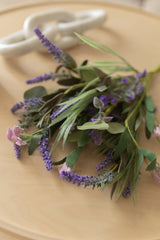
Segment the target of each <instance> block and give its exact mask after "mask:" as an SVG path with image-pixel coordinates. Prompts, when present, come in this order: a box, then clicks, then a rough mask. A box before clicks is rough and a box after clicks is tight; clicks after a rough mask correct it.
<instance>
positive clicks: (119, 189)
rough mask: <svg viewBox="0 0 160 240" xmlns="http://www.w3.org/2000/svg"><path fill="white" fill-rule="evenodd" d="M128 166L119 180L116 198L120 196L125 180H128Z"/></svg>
mask: <svg viewBox="0 0 160 240" xmlns="http://www.w3.org/2000/svg"><path fill="white" fill-rule="evenodd" d="M130 170H131V169H130V168H129V169H128V168H126V172H125V174H124V176H123V178H122V179H121V182H120V185H119V188H118V192H117V196H116V200H118V198H119V197H120V196H121V194H122V192H123V190H124V188H125V186H126V183H127V180H128V176H129V174H130Z"/></svg>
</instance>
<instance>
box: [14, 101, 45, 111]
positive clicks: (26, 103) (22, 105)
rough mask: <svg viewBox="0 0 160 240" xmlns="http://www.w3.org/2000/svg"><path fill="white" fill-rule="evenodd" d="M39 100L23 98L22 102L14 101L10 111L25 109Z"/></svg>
mask: <svg viewBox="0 0 160 240" xmlns="http://www.w3.org/2000/svg"><path fill="white" fill-rule="evenodd" d="M40 102H41V98H29V99H25V100H24V102H20V103H16V104H15V105H13V107H12V108H11V112H12V113H13V114H14V113H15V112H16V111H18V110H20V109H22V108H24V109H25V110H27V109H28V108H29V107H31V106H32V107H33V105H35V106H36V105H37V103H40Z"/></svg>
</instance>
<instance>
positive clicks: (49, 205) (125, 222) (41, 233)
mask: <svg viewBox="0 0 160 240" xmlns="http://www.w3.org/2000/svg"><path fill="white" fill-rule="evenodd" d="M57 7H58V8H63V9H67V10H69V11H72V12H77V11H81V10H86V9H97V8H103V9H105V10H106V11H107V14H108V19H107V21H106V22H105V23H104V24H103V26H102V27H100V28H97V29H92V30H90V31H88V32H86V33H85V36H87V37H88V38H90V39H92V40H96V41H97V42H101V43H104V44H107V45H108V46H110V47H111V48H113V49H114V50H116V51H118V52H119V53H120V54H121V55H123V56H124V57H125V58H127V59H128V60H129V61H130V63H131V64H133V65H134V66H135V67H136V68H138V69H139V70H140V71H142V70H143V69H144V68H147V69H148V70H151V69H152V68H153V67H155V66H156V65H158V64H159V63H160V44H159V43H160V28H159V26H160V18H158V17H156V16H153V15H149V14H145V13H143V12H141V11H138V10H132V9H130V8H123V7H119V6H118V5H111V4H106V3H101V2H98V1H97V2H95V1H94V2H87V1H86V2H85V3H84V2H81V3H80V2H79V3H78V2H76V1H68V2H67V3H66V2H65V1H64V2H63V1H60V2H59V3H58V1H57V2H55V3H51V4H49V3H48V4H39V5H34V6H28V7H25V8H23V7H22V8H19V9H14V10H11V11H8V12H5V13H4V14H3V13H2V14H1V18H0V29H1V31H0V38H1V37H4V36H6V35H8V34H11V33H13V32H15V31H18V30H19V29H21V28H22V26H23V22H24V20H25V18H26V17H27V16H28V15H30V14H32V13H35V12H39V11H44V10H48V9H51V8H57ZM4 26H5V27H4ZM68 52H69V53H70V54H71V55H72V56H73V57H75V58H76V59H77V61H78V62H79V63H80V62H81V61H82V60H83V59H86V58H87V59H89V60H98V59H99V60H100V59H101V60H104V59H108V56H106V55H105V54H103V53H101V52H97V51H96V50H93V49H91V48H90V47H88V46H86V45H84V44H81V45H80V46H77V47H75V48H73V49H70V50H69V51H68ZM55 66H56V64H55V62H53V61H52V58H51V56H50V55H48V54H39V53H30V54H27V55H25V56H22V57H17V58H12V59H5V58H3V57H0V69H1V70H0V103H1V104H0V113H1V120H0V122H1V128H0V138H1V142H0V153H1V156H0V159H1V161H0V236H1V239H5V240H10V239H12V240H14V239H16V240H19V239H21V240H23V239H37V240H41V239H52V240H82V239H83V240H90V239H92V240H97V239H110V240H112V239H113V240H116V239H117V240H121V239H123V240H124V239H130V240H135V239H136V240H147V239H148V240H149V239H150V240H151V239H153V240H154V239H158V238H160V230H159V229H160V221H159V219H160V204H159V199H160V186H159V185H157V184H155V183H154V182H153V180H152V178H151V175H150V173H146V172H145V171H143V172H142V176H141V178H140V183H139V189H138V191H137V193H136V206H134V205H133V203H132V200H131V199H129V200H126V199H124V198H121V199H120V200H119V201H115V200H110V188H108V189H105V190H104V191H103V192H99V191H98V190H94V191H92V189H83V188H81V187H77V186H75V185H72V184H69V183H67V182H65V181H63V180H62V179H60V178H59V176H58V172H57V169H54V170H53V171H50V172H47V171H46V169H45V167H44V165H43V161H42V159H41V157H40V153H39V152H38V151H36V152H35V154H34V155H32V156H31V157H28V155H27V151H26V152H24V153H23V156H22V159H21V160H20V161H18V160H17V159H16V158H15V157H14V152H13V148H12V144H11V143H10V142H9V141H8V140H7V139H6V130H7V127H8V126H10V127H12V126H13V125H14V124H16V123H17V119H16V118H15V117H14V116H13V115H11V113H10V110H9V109H10V108H11V106H12V105H13V104H15V103H16V102H19V101H20V100H22V97H23V92H24V90H26V89H27V88H29V87H30V86H26V85H25V80H26V79H29V78H32V77H34V76H36V75H40V74H43V73H44V72H46V73H47V72H50V71H51V70H52V69H53V68H54V67H55ZM159 77H160V76H158V75H157V77H156V79H155V81H154V82H153V84H152V87H151V95H152V96H153V98H154V100H155V101H156V104H157V105H156V106H157V107H159V108H160V101H159V100H160V95H159V89H160V81H159V79H158V78H159ZM47 86H48V88H51V87H52V85H51V84H48V85H47V84H46V87H47ZM157 117H158V118H159V120H160V116H159V113H157ZM142 135H143V134H142ZM141 143H142V145H143V146H145V147H148V148H149V149H150V150H153V151H155V152H156V153H157V154H158V157H159V154H160V151H159V145H158V143H157V142H156V141H155V139H151V140H150V141H148V140H145V138H144V136H142V139H141ZM70 149H71V146H67V148H66V149H65V151H68V152H69V151H70ZM63 154H64V152H63V151H62V148H61V146H59V147H58V148H57V149H56V151H55V153H54V156H53V158H54V159H60V158H61V157H62V156H63ZM100 159H102V157H101V156H96V155H95V152H94V151H93V150H92V146H90V147H88V148H87V149H85V151H84V152H83V154H82V158H81V160H80V162H79V163H78V166H77V172H78V173H80V174H96V172H95V171H94V169H95V166H96V164H97V163H98V162H99V161H100ZM83 167H85V170H83Z"/></svg>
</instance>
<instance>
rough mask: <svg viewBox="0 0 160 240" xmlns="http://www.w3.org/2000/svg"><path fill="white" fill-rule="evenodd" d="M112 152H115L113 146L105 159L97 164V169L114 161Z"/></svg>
mask: <svg viewBox="0 0 160 240" xmlns="http://www.w3.org/2000/svg"><path fill="white" fill-rule="evenodd" d="M112 153H113V148H111V149H109V151H108V153H107V155H106V157H105V159H104V160H103V161H102V162H100V163H99V164H98V165H97V166H96V170H97V171H99V170H100V169H102V168H104V167H106V166H107V165H108V164H110V163H112V160H113V157H112Z"/></svg>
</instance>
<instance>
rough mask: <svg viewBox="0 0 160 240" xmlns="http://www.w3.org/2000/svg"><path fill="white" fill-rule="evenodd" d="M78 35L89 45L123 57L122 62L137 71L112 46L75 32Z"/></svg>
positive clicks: (120, 57)
mask: <svg viewBox="0 0 160 240" xmlns="http://www.w3.org/2000/svg"><path fill="white" fill-rule="evenodd" d="M75 34H76V36H77V37H79V38H80V39H81V40H82V41H83V42H85V43H86V44H88V45H89V46H91V47H93V48H95V49H98V50H100V51H102V52H105V53H107V54H110V55H113V56H115V57H118V58H119V59H121V61H122V62H124V63H125V65H126V66H127V67H128V68H129V69H130V71H131V70H132V71H135V72H137V71H136V70H135V69H134V68H133V67H132V66H131V65H130V64H129V63H128V62H127V61H126V59H124V58H123V57H122V56H120V55H119V54H118V53H116V52H115V51H113V50H112V49H111V48H109V47H108V46H104V45H102V44H99V43H96V42H93V41H91V40H89V39H87V38H85V37H84V36H82V35H80V34H78V33H75Z"/></svg>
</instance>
